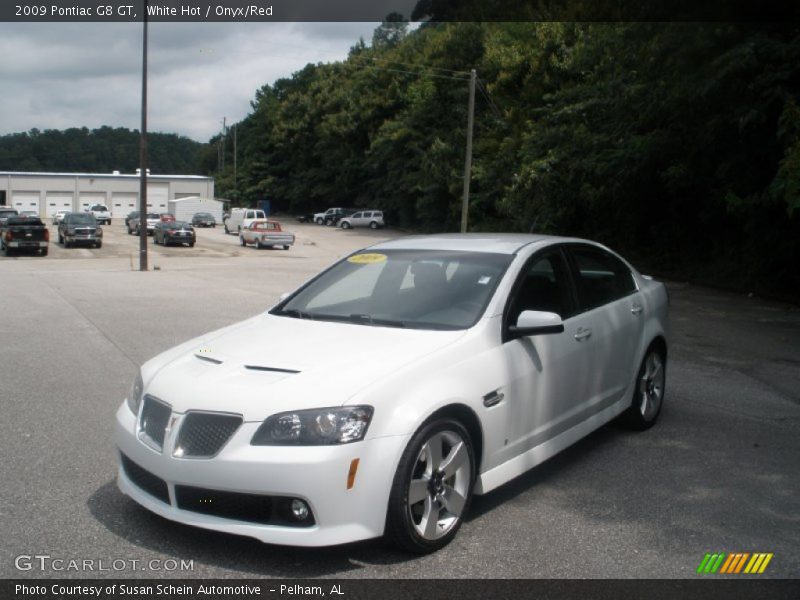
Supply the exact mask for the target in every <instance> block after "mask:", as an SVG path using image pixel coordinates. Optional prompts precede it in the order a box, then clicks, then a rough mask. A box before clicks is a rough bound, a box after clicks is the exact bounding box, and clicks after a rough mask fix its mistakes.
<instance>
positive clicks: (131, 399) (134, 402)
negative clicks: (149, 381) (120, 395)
mask: <svg viewBox="0 0 800 600" xmlns="http://www.w3.org/2000/svg"><path fill="white" fill-rule="evenodd" d="M143 390H144V383H142V374H141V372H139V373H138V374H137V375H136V379H134V380H133V385H132V386H131V391H130V393H129V394H128V397H127V399H126V402H127V403H128V408H130V409H131V412H132V413H133V414H135V415H138V414H139V405H140V404H141V403H142V391H143Z"/></svg>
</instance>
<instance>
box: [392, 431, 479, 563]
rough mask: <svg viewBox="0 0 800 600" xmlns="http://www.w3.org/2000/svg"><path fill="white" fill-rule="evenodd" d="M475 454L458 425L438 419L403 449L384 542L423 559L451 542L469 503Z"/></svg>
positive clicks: (469, 441)
mask: <svg viewBox="0 0 800 600" xmlns="http://www.w3.org/2000/svg"><path fill="white" fill-rule="evenodd" d="M474 480H475V452H474V450H473V448H472V440H471V438H470V436H469V433H468V432H467V430H466V429H465V428H464V426H463V425H461V423H459V422H458V421H454V420H452V419H439V420H436V421H432V422H431V423H428V424H427V425H424V426H423V427H422V428H421V429H420V430H419V431H417V433H415V434H414V436H413V437H412V438H411V441H410V442H409V443H408V446H407V447H406V449H405V451H404V452H403V456H402V458H401V459H400V464H399V465H398V467H397V472H396V473H395V477H394V482H393V483H392V490H391V495H390V497H389V506H388V510H387V513H386V538H387V539H388V540H389V541H391V542H393V543H394V544H396V545H399V546H400V547H402V548H404V549H406V550H410V551H411V552H415V553H418V554H426V553H428V552H433V551H435V550H438V549H439V548H442V547H444V546H445V545H447V544H448V543H450V542H451V541H452V540H453V538H454V537H455V536H456V533H457V532H458V529H459V527H461V523H462V522H463V519H464V515H465V514H466V512H467V509H468V508H469V503H470V500H471V499H472V485H473V482H474Z"/></svg>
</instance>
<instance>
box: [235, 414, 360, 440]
mask: <svg viewBox="0 0 800 600" xmlns="http://www.w3.org/2000/svg"><path fill="white" fill-rule="evenodd" d="M371 420H372V407H371V406H344V407H335V408H315V409H313V410H297V411H292V412H285V413H278V414H277V415H272V416H271V417H269V418H268V419H267V420H266V421H264V423H263V425H261V427H259V428H258V431H256V434H255V435H254V436H253V439H252V440H251V441H250V443H251V444H252V445H253V446H325V445H329V444H348V443H350V442H358V441H360V440H362V439H364V435H365V434H366V433H367V428H368V427H369V422H370V421H371Z"/></svg>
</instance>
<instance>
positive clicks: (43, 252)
mask: <svg viewBox="0 0 800 600" xmlns="http://www.w3.org/2000/svg"><path fill="white" fill-rule="evenodd" d="M48 249H49V248H42V256H47V251H48Z"/></svg>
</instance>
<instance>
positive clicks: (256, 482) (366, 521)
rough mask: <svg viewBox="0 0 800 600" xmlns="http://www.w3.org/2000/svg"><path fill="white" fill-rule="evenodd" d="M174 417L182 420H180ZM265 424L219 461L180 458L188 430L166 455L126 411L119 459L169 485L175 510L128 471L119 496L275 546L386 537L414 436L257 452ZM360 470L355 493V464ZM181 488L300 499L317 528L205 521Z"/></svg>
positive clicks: (242, 434) (243, 432)
mask: <svg viewBox="0 0 800 600" xmlns="http://www.w3.org/2000/svg"><path fill="white" fill-rule="evenodd" d="M173 417H178V419H179V421H180V418H181V417H182V415H178V414H177V413H173ZM260 425H261V423H243V424H242V425H241V427H240V428H239V429H238V430H237V431H236V433H235V434H234V435H233V437H232V438H231V439H230V440H229V441H228V443H227V444H226V445H225V446H224V447H223V448H222V450H221V451H220V452H219V454H217V455H216V456H215V457H213V458H209V459H201V458H176V457H174V456H172V449H173V447H174V443H175V439H176V438H177V434H178V430H179V428H180V422H178V424H177V425H176V426H175V427H174V428H173V429H172V430H171V431H170V432H168V433H167V436H166V438H165V441H164V450H163V453H162V452H159V451H157V450H154V449H153V448H151V447H150V446H148V445H146V444H145V443H144V442H142V441H140V440H139V438H138V437H137V435H136V427H137V423H136V417H135V416H134V415H133V414H132V413H131V412H130V410H129V409H128V407H127V405H126V404H125V403H123V404H122V406H121V407H120V409H119V410H118V411H117V419H116V442H117V446H118V448H119V451H120V452H121V453H122V454H123V455H125V456H126V457H127V458H128V459H130V460H131V461H133V462H134V463H136V464H137V465H138V466H139V467H141V468H143V469H145V470H146V471H148V472H149V473H150V474H152V475H155V476H156V477H158V478H160V479H162V480H163V481H164V482H166V486H167V490H168V498H169V502H164V501H162V500H159V499H157V498H156V497H155V496H154V495H151V494H150V493H148V492H146V491H144V490H143V489H142V488H141V487H139V486H138V485H137V484H135V483H134V482H133V481H132V479H131V478H130V477H129V476H128V474H127V473H126V472H125V469H124V468H123V467H122V466H120V468H119V472H118V477H117V485H118V486H119V489H120V490H121V491H122V492H123V493H124V494H126V495H128V496H130V497H131V498H132V499H133V500H135V501H136V502H138V503H139V504H141V505H142V506H144V507H145V508H147V509H148V510H150V511H152V512H154V513H156V514H159V515H161V516H162V517H165V518H167V519H170V520H172V521H177V522H179V523H184V524H187V525H194V526H196V527H203V528H205V529H213V530H216V531H224V532H227V533H234V534H238V535H245V536H249V537H253V538H255V539H257V540H260V541H262V542H266V543H273V544H288V545H294V546H329V545H334V544H343V543H347V542H354V541H357V540H363V539H368V538H373V537H378V536H380V535H382V534H383V529H384V523H385V520H386V507H387V504H388V501H389V492H390V489H391V485H392V480H393V478H394V471H395V467H396V465H397V463H398V461H399V458H400V454H401V453H402V451H403V449H404V448H405V446H406V444H407V442H408V436H396V437H385V438H378V439H372V440H366V441H363V442H357V443H353V444H344V445H341V446H303V447H285V446H251V445H250V440H251V439H252V437H253V434H254V433H255V432H256V430H257V429H258V427H259V426H260ZM356 458H358V459H359V466H358V470H357V474H356V477H355V484H354V485H353V487H352V489H349V490H348V489H347V479H348V474H349V470H350V465H351V463H352V461H353V459H356ZM176 486H192V487H196V488H204V489H208V490H219V491H227V492H238V493H243V494H259V495H264V496H277V497H290V498H299V499H302V500H304V501H306V502H307V503H308V505H309V507H310V508H311V511H312V514H313V515H314V524H313V525H312V526H309V527H298V526H291V525H276V524H261V523H253V522H246V521H242V520H237V519H235V518H227V517H219V516H213V515H209V514H202V513H200V512H195V511H193V510H186V509H184V508H179V507H178V500H177V497H176Z"/></svg>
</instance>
